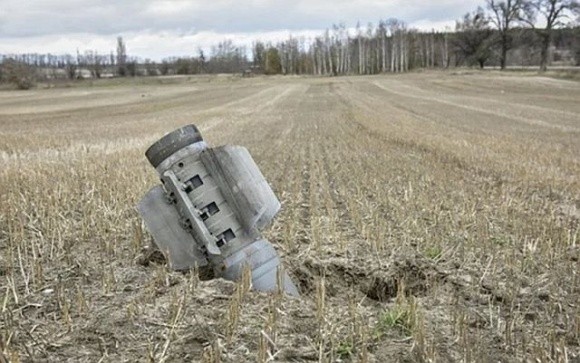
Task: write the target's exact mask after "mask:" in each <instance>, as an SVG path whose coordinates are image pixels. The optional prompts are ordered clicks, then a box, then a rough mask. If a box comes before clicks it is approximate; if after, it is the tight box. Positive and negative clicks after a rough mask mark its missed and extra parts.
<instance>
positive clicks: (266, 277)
mask: <svg viewBox="0 0 580 363" xmlns="http://www.w3.org/2000/svg"><path fill="white" fill-rule="evenodd" d="M146 156H147V158H148V160H149V162H150V163H151V164H152V165H153V167H155V169H156V170H157V172H158V174H159V176H160V178H161V182H162V185H158V186H155V187H153V188H152V189H151V190H150V191H149V192H148V193H147V194H146V195H145V196H144V197H143V199H141V201H140V202H139V204H138V206H137V209H138V210H139V213H140V214H141V217H142V218H143V220H144V221H145V225H146V226H147V229H148V230H149V232H150V233H151V235H152V236H153V239H154V241H155V244H156V245H157V247H158V248H159V249H160V250H161V252H162V253H163V254H164V255H165V256H166V258H167V260H168V263H169V267H170V268H172V269H174V270H187V269H191V268H193V267H196V266H197V267H205V268H211V269H212V270H213V274H214V276H215V277H223V278H225V279H228V280H232V281H236V280H238V279H240V278H241V276H242V273H243V270H244V269H245V268H248V269H249V270H251V273H252V287H253V289H255V290H258V291H276V290H277V289H282V290H283V291H285V292H286V293H287V294H289V295H294V296H298V290H297V288H296V286H295V285H294V284H293V282H292V281H291V280H290V277H289V276H288V274H287V273H286V272H284V270H283V269H282V266H281V262H280V259H279V258H278V254H277V253H276V250H275V249H274V247H273V246H272V244H271V243H270V242H269V241H268V240H266V239H265V238H263V237H262V236H261V234H260V231H261V230H262V229H263V228H264V227H265V226H267V225H268V224H269V223H270V222H271V221H272V219H273V218H274V216H275V215H276V213H278V211H279V210H280V202H279V201H278V198H276V195H275V194H274V192H273V191H272V189H271V188H270V186H269V185H268V183H267V181H266V180H265V178H264V176H263V175H262V173H261V172H260V170H259V168H258V166H257V165H256V163H255V162H254V160H253V159H252V157H251V155H250V153H249V152H248V150H247V149H245V148H244V147H241V146H230V145H225V146H219V147H215V148H210V147H208V146H207V145H206V143H205V142H204V141H203V139H202V137H201V135H200V133H199V131H198V130H197V128H196V127H195V126H194V125H188V126H185V127H182V128H180V129H178V130H175V131H173V132H171V133H169V134H167V135H166V136H164V137H163V138H161V139H160V140H159V141H157V142H156V143H154V144H153V145H152V146H151V147H150V148H149V149H148V150H147V152H146Z"/></svg>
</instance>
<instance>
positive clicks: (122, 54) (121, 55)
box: [117, 37, 127, 77]
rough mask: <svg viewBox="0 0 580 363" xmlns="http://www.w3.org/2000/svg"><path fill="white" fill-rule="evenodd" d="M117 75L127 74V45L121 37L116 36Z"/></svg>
mask: <svg viewBox="0 0 580 363" xmlns="http://www.w3.org/2000/svg"><path fill="white" fill-rule="evenodd" d="M117 75H119V76H121V77H124V76H126V75H127V47H126V45H125V42H124V41H123V37H117Z"/></svg>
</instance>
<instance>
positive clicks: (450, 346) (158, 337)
mask: <svg viewBox="0 0 580 363" xmlns="http://www.w3.org/2000/svg"><path fill="white" fill-rule="evenodd" d="M189 123H193V124H196V125H197V126H198V127H199V129H200V130H201V132H202V134H203V135H204V138H205V139H206V141H207V142H208V143H210V144H212V145H220V144H225V143H229V144H237V145H243V146H246V147H247V148H248V149H249V150H250V152H251V153H252V155H253V157H254V159H255V160H256V162H257V163H258V165H259V166H260V168H261V170H262V172H263V173H264V175H265V176H266V178H267V180H268V181H269V182H270V184H271V185H272V187H273V189H274V191H275V192H276V194H277V195H278V197H279V199H280V200H281V202H282V206H283V207H282V211H281V213H280V214H279V215H278V217H277V218H276V220H275V222H274V223H273V225H272V226H270V228H269V229H268V230H267V232H266V236H267V237H268V238H269V239H270V241H272V242H273V243H274V244H275V246H276V247H277V249H278V251H279V253H280V254H281V255H282V256H283V260H284V263H285V265H286V267H287V269H288V270H289V273H290V275H291V276H292V278H293V279H294V280H295V281H296V282H297V284H298V285H299V288H300V290H301V291H302V296H301V298H300V299H294V298H290V297H286V296H280V295H277V294H273V295H268V294H264V293H256V292H252V291H247V289H246V286H244V285H242V284H235V283H232V282H227V281H223V280H213V281H200V280H199V279H198V278H197V275H196V274H195V273H189V274H183V273H177V272H170V271H168V270H167V269H166V267H165V265H164V261H163V260H162V259H159V258H158V257H157V256H150V255H149V254H148V252H147V250H146V249H145V246H147V245H148V244H150V237H149V236H148V235H147V233H146V232H145V230H144V229H143V227H142V225H141V221H140V219H139V217H138V215H137V212H136V210H135V204H136V203H137V201H138V200H139V199H140V197H141V196H142V195H143V194H144V193H145V192H146V191H147V190H148V189H149V188H150V187H151V186H153V185H154V184H155V183H157V178H156V174H155V171H154V170H153V168H151V167H150V166H149V164H148V163H147V161H146V159H145V157H144V151H145V149H146V148H147V147H148V146H149V145H150V144H151V143H152V142H154V141H155V140H157V139H158V138H159V137H160V136H162V135H163V134H164V133H166V132H169V131H172V130H173V129H175V128H177V127H179V126H182V125H185V124H189ZM0 165H1V167H0V316H1V319H0V352H3V356H4V357H5V358H6V359H8V360H9V361H13V362H19V361H21V362H33V361H50V362H63V361H71V362H96V361H100V362H122V361H127V362H132V361H144V362H185V361H206V362H220V361H221V362H246V361H247V362H256V361H259V362H266V361H286V362H303V361H325V362H336V361H361V362H390V361H402V362H414V361H418V362H421V361H423V362H448V361H463V362H498V361H502V362H519V361H530V362H532V361H541V362H577V361H578V360H579V359H580V358H579V355H580V302H579V301H580V276H579V271H580V260H579V259H580V247H579V243H580V241H579V228H580V223H579V220H580V83H578V82H572V81H565V80H555V79H550V78H541V77H528V76H517V75H513V74H499V73H474V74H454V73H451V72H449V73H418V74H409V75H400V76H377V77H356V78H254V79H239V78H232V77H230V78H228V77H198V78H191V79H188V78H163V79H148V80H132V81H127V82H113V81H110V82H98V83H95V84H93V85H92V86H88V85H81V86H79V87H72V88H66V89H48V90H34V91H29V92H16V91H5V92H0ZM0 361H2V357H1V356H0Z"/></svg>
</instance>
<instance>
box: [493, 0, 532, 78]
mask: <svg viewBox="0 0 580 363" xmlns="http://www.w3.org/2000/svg"><path fill="white" fill-rule="evenodd" d="M486 3H487V7H488V9H489V10H490V11H491V17H490V20H491V22H492V23H493V24H494V25H495V27H496V28H497V30H498V32H499V37H500V39H499V41H500V47H501V50H500V59H499V61H500V66H501V69H505V67H506V60H507V51H508V50H509V49H510V48H511V46H512V44H511V43H512V39H511V34H510V29H511V28H512V25H514V24H516V23H518V22H519V21H521V20H522V19H525V18H526V17H529V15H528V14H530V3H529V2H528V1H526V0H503V1H498V0H486Z"/></svg>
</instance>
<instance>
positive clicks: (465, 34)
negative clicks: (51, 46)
mask: <svg viewBox="0 0 580 363" xmlns="http://www.w3.org/2000/svg"><path fill="white" fill-rule="evenodd" d="M574 17H578V18H577V20H576V24H575V23H574ZM579 21H580V5H579V2H578V0H485V8H482V7H478V8H477V9H476V10H474V11H473V12H470V13H467V14H465V16H463V18H462V19H460V20H458V21H457V22H456V26H455V29H448V30H446V31H444V32H435V31H431V32H420V31H418V30H416V29H412V28H409V27H408V26H407V25H406V24H405V23H404V22H403V21H401V20H397V19H387V20H381V21H379V22H378V23H377V24H376V25H373V24H370V23H369V24H368V25H366V27H363V26H361V25H360V24H357V26H356V28H355V29H349V28H347V27H346V25H345V24H339V25H333V26H332V27H331V28H330V29H327V30H326V31H325V32H324V33H323V34H321V35H320V36H318V37H314V38H308V39H306V38H304V37H300V38H296V37H292V36H290V37H289V38H288V39H287V40H285V41H281V42H277V43H265V42H262V41H259V40H257V41H255V42H254V43H253V45H252V47H251V49H248V48H246V47H244V46H237V45H235V44H234V43H233V42H232V41H231V40H225V41H222V42H220V43H219V44H217V45H216V46H214V47H212V49H211V51H210V54H209V55H208V56H206V54H204V52H203V51H202V50H201V49H198V51H197V52H196V54H194V55H193V54H192V56H190V57H171V58H166V59H164V60H163V61H161V62H154V61H151V60H149V59H145V60H141V59H138V58H135V57H130V56H128V54H127V47H126V44H125V42H124V40H123V38H122V37H118V38H117V47H116V51H115V52H113V51H112V52H110V53H109V54H99V53H98V52H96V51H90V50H88V51H85V52H84V53H82V54H81V53H80V52H78V51H77V54H76V56H72V55H52V54H20V55H4V56H1V55H0V82H8V83H13V84H15V85H17V87H19V88H28V87H30V86H31V85H32V84H33V83H34V80H36V79H38V78H44V79H57V78H68V79H76V78H89V77H90V78H101V77H114V76H116V77H126V76H146V75H171V74H203V73H240V72H244V73H264V74H311V75H335V76H336V75H347V74H360V75H363V74H377V73H386V72H406V71H408V70H411V69H417V68H436V67H437V68H449V67H460V66H478V67H481V68H483V67H485V66H488V65H492V66H499V67H500V68H501V69H505V68H506V67H507V66H508V65H521V66H532V65H535V66H539V67H540V70H541V71H545V70H546V69H547V67H548V65H549V64H550V62H551V61H552V60H554V61H566V62H567V63H566V64H568V65H580V26H579V25H578V22H579ZM540 25H541V26H540Z"/></svg>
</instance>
